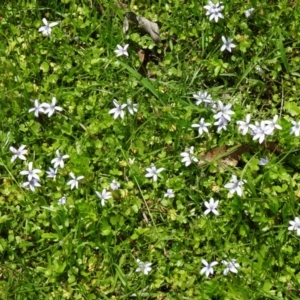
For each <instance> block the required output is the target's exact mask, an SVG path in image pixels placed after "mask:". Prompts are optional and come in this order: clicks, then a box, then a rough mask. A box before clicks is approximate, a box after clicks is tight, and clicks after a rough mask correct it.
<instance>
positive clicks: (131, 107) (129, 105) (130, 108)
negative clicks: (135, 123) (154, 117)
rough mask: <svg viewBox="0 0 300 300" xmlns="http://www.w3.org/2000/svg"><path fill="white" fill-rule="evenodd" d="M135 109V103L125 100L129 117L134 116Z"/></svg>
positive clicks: (136, 105)
mask: <svg viewBox="0 0 300 300" xmlns="http://www.w3.org/2000/svg"><path fill="white" fill-rule="evenodd" d="M137 107H138V104H137V103H132V102H131V100H130V99H127V109H128V112H129V113H130V114H131V115H134V114H135V113H136V112H137V111H138V110H137Z"/></svg>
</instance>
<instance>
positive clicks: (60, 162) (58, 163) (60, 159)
mask: <svg viewBox="0 0 300 300" xmlns="http://www.w3.org/2000/svg"><path fill="white" fill-rule="evenodd" d="M55 153H56V158H53V159H52V160H51V163H52V164H53V165H54V168H57V167H61V168H63V167H64V166H65V163H64V159H67V158H69V157H70V156H69V155H67V154H65V155H60V153H59V150H56V151H55Z"/></svg>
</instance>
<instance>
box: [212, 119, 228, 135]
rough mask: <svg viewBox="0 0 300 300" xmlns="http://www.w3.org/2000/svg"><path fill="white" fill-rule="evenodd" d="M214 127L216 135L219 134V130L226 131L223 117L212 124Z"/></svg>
mask: <svg viewBox="0 0 300 300" xmlns="http://www.w3.org/2000/svg"><path fill="white" fill-rule="evenodd" d="M214 125H215V126H218V128H217V133H220V131H221V130H224V131H226V130H227V125H228V121H227V120H226V119H225V118H224V117H223V116H221V118H220V119H219V120H217V121H216V122H215V123H214Z"/></svg>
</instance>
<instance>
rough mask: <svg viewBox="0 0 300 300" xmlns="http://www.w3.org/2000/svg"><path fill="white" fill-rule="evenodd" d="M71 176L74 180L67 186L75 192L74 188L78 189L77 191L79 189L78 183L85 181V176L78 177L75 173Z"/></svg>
mask: <svg viewBox="0 0 300 300" xmlns="http://www.w3.org/2000/svg"><path fill="white" fill-rule="evenodd" d="M70 176H71V177H72V179H71V180H70V181H68V182H67V185H70V186H71V190H73V189H74V187H76V189H78V182H79V180H81V179H83V178H84V176H78V177H76V176H75V175H74V173H73V172H71V173H70Z"/></svg>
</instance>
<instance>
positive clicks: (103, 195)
mask: <svg viewBox="0 0 300 300" xmlns="http://www.w3.org/2000/svg"><path fill="white" fill-rule="evenodd" d="M96 194H97V196H98V197H99V198H100V200H101V205H102V206H104V205H105V202H106V200H108V199H110V198H111V192H107V191H106V189H103V190H102V192H101V193H100V192H97V191H96Z"/></svg>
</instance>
